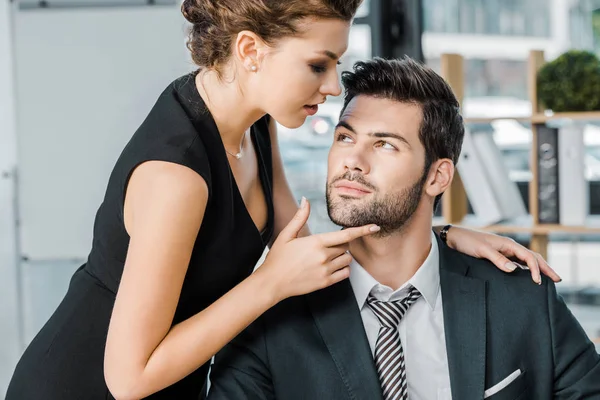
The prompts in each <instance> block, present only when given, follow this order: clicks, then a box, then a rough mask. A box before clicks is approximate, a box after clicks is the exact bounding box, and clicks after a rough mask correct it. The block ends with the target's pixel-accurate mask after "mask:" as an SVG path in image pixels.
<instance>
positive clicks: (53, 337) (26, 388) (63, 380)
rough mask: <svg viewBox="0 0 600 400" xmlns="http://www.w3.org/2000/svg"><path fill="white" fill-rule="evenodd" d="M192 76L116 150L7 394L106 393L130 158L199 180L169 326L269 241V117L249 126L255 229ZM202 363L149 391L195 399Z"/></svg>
mask: <svg viewBox="0 0 600 400" xmlns="http://www.w3.org/2000/svg"><path fill="white" fill-rule="evenodd" d="M194 77H195V74H189V75H186V76H183V77H181V78H179V79H178V80H176V81H174V82H173V83H172V84H171V85H170V86H169V87H168V88H167V89H166V90H165V91H164V92H163V93H162V94H161V96H160V97H159V99H158V101H157V103H156V104H155V106H154V107H153V109H152V111H151V112H150V114H149V115H148V117H147V118H146V120H145V121H144V122H143V123H142V125H141V126H140V128H139V129H138V130H137V132H136V133H135V134H134V136H133V137H132V138H131V140H130V142H129V143H128V144H127V146H126V147H125V149H124V150H123V152H122V154H121V156H120V157H119V159H118V161H117V163H116V165H115V167H114V170H113V171H112V174H111V176H110V180H109V183H108V187H107V190H106V195H105V198H104V201H103V202H102V205H101V206H100V208H99V209H98V212H97V215H96V219H95V223H94V238H93V243H92V249H91V252H90V254H89V257H88V260H87V262H86V264H84V265H83V266H82V267H81V268H79V269H78V270H77V271H76V272H75V274H74V275H73V277H72V279H71V282H70V285H69V289H68V292H67V294H66V296H65V298H64V299H63V301H62V302H61V303H60V305H59V307H58V308H57V310H56V311H55V313H54V314H53V315H52V317H51V318H50V320H49V321H48V322H47V323H46V325H45V326H44V327H43V328H42V330H41V331H40V332H39V333H38V335H37V336H36V337H35V339H33V341H32V342H31V344H30V345H29V347H28V348H27V350H26V351H25V353H24V354H23V356H22V358H21V360H20V361H19V363H18V365H17V367H16V370H15V372H14V375H13V377H12V381H11V383H10V385H9V388H8V393H7V400H34V399H35V400H88V399H89V400H93V399H103V400H104V399H112V398H113V397H112V396H111V395H110V393H109V391H108V389H107V386H106V383H105V381H104V372H103V359H104V348H105V343H106V336H107V331H108V325H109V320H110V316H111V311H112V308H113V305H114V301H115V294H116V293H117V288H118V286H119V281H120V278H121V275H122V273H123V267H124V262H125V257H126V253H127V247H128V244H129V236H128V235H127V232H126V231H125V226H124V223H123V202H124V193H125V188H126V185H127V182H128V178H129V176H130V174H131V172H132V171H133V169H134V168H135V167H136V166H138V165H139V164H141V163H143V162H145V161H149V160H162V161H169V162H173V163H177V164H181V165H184V166H186V167H188V168H191V169H192V170H194V171H196V172H197V173H198V174H200V175H201V176H202V177H203V178H204V180H205V181H206V183H207V186H208V191H209V198H208V204H207V208H206V211H205V214H204V220H203V222H202V226H201V228H200V231H199V233H198V237H197V239H196V242H195V245H194V249H193V252H192V257H191V260H190V264H189V268H188V271H187V274H186V276H185V280H184V283H183V288H182V291H181V297H180V299H179V303H178V305H177V309H176V312H175V318H174V320H173V325H175V324H177V323H179V322H181V321H183V320H185V319H187V318H189V317H191V316H193V315H194V314H196V313H198V312H200V311H202V310H203V309H204V308H206V307H207V306H209V305H210V304H211V303H213V302H214V301H215V300H217V299H218V298H219V297H221V296H222V295H224V294H225V293H226V292H227V291H229V290H230V289H231V288H233V287H234V286H235V285H236V284H238V283H239V282H241V281H242V280H243V279H244V278H246V277H247V276H248V275H250V274H251V272H252V270H253V267H254V266H255V264H256V262H257V261H258V260H259V259H260V256H261V255H262V253H263V251H264V249H265V246H266V244H267V243H268V242H269V241H270V240H271V237H272V235H273V203H272V200H273V195H272V163H271V143H270V138H269V132H268V118H269V117H268V116H266V117H264V118H262V119H261V120H259V121H257V122H256V123H255V124H254V125H253V126H252V129H251V137H252V140H253V143H254V146H255V149H256V153H257V158H258V167H259V171H260V179H261V183H262V187H263V190H264V193H265V199H266V201H267V206H268V222H267V227H266V228H265V229H264V231H263V232H259V231H258V229H257V228H256V225H255V224H254V222H253V221H252V218H251V216H250V214H249V213H248V211H247V209H246V207H245V205H244V201H243V199H242V196H241V194H240V192H239V190H238V187H237V185H236V182H235V179H234V176H233V174H232V172H231V169H230V167H229V162H228V159H227V154H226V152H225V148H224V146H223V143H222V141H221V136H220V135H219V132H218V130H217V127H216V125H215V122H214V120H213V119H212V116H211V115H210V113H209V112H208V110H207V109H206V107H205V105H204V103H203V101H202V98H201V97H200V95H199V93H198V91H197V89H196V85H195V82H194ZM232 112H235V110H232ZM223 318H227V316H226V315H224V316H223ZM208 367H209V365H208V364H205V365H203V366H202V367H201V368H199V369H198V370H196V371H195V372H193V373H192V374H191V375H189V376H187V377H186V378H184V379H183V380H181V381H180V382H178V383H176V384H174V385H173V386H170V387H168V388H166V389H164V390H162V391H161V392H159V393H156V394H154V395H152V396H150V397H149V398H150V399H177V400H186V399H194V400H196V399H198V398H201V397H202V396H201V391H202V390H203V386H204V385H205V381H206V376H207V371H208Z"/></svg>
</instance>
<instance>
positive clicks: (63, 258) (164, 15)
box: [0, 0, 600, 395]
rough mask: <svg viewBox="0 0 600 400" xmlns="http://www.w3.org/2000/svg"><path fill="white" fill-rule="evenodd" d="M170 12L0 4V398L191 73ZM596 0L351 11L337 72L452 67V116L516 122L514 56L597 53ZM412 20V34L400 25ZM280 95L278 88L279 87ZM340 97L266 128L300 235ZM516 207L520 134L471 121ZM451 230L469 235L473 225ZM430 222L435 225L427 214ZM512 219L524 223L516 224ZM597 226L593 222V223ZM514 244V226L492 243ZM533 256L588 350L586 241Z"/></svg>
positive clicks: (599, 128) (521, 113) (525, 176)
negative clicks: (457, 74) (154, 120)
mask: <svg viewBox="0 0 600 400" xmlns="http://www.w3.org/2000/svg"><path fill="white" fill-rule="evenodd" d="M178 3H179V2H178V1H177V0H44V1H39V0H13V1H4V2H1V3H0V395H3V394H4V392H5V390H6V386H7V384H8V380H9V378H10V376H11V374H12V371H13V369H14V366H15V363H16V361H17V360H18V357H19V356H20V354H21V352H22V351H23V349H24V347H25V346H26V345H27V344H28V343H29V341H30V340H31V339H32V338H33V336H34V335H35V334H36V332H37V331H38V330H39V329H40V328H41V326H42V325H43V324H44V323H45V321H46V319H47V318H48V317H49V315H50V314H51V313H52V312H53V310H54V309H55V307H56V306H57V304H58V303H59V301H60V300H61V298H62V296H63V295H64V293H65V291H66V288H67V285H68V282H69V279H70V276H71V274H72V273H73V271H74V270H75V269H76V268H77V267H79V266H80V265H81V264H82V263H84V262H85V259H86V257H87V253H88V251H89V249H90V245H91V235H92V224H93V218H94V215H95V212H96V209H97V207H98V206H99V204H100V202H101V199H102V196H103V194H104V190H105V185H106V182H107V180H108V176H109V174H110V171H111V168H112V166H113V163H114V162H115V160H116V158H117V157H118V155H119V153H120V151H121V149H122V148H123V146H124V145H125V143H126V142H127V141H128V139H129V138H130V137H131V135H132V134H133V132H134V131H135V129H136V128H137V126H138V125H139V124H140V123H141V122H142V120H143V119H144V117H145V116H146V115H147V113H148V111H149V110H150V108H151V107H152V105H153V104H154V102H155V101H156V99H157V97H158V95H159V94H160V92H161V91H162V90H163V89H164V88H165V87H166V86H167V85H168V84H169V83H170V82H171V81H172V80H173V79H175V78H176V77H178V76H180V75H183V74H185V73H186V72H188V71H191V70H193V69H194V68H195V67H194V65H193V64H192V63H191V61H190V59H189V56H188V53H187V50H186V48H185V37H186V28H187V26H186V23H185V21H184V19H183V17H182V16H181V14H180V11H179V4H178ZM599 9H600V0H518V1H517V0H422V1H417V0H405V1H398V0H370V1H369V0H365V3H364V4H363V6H362V8H361V9H360V11H359V13H358V15H357V19H356V21H355V25H354V27H353V29H352V36H351V39H350V47H349V49H348V52H347V54H346V55H345V56H344V57H343V64H342V66H341V70H344V69H350V68H351V66H352V64H353V63H354V62H355V61H356V60H359V59H365V58H369V57H371V56H374V55H381V56H386V57H394V56H396V57H397V56H401V55H402V54H410V55H411V56H413V57H416V58H421V59H422V60H423V61H425V62H426V63H428V64H429V65H431V66H432V67H433V68H435V69H436V70H438V71H441V70H442V61H441V60H442V58H443V54H447V53H454V54H459V55H461V56H462V57H463V58H464V72H465V73H464V99H463V111H464V115H465V117H466V118H483V119H485V118H493V117H501V116H515V117H523V118H524V119H526V118H528V117H530V116H531V110H532V107H531V99H530V97H529V93H528V84H529V83H528V81H527V68H528V66H527V60H528V57H529V52H530V51H531V50H542V51H544V56H545V58H546V60H552V59H554V58H555V57H557V56H558V55H560V54H561V53H563V52H565V51H567V50H569V49H573V48H576V49H586V50H590V51H598V50H600V18H598V12H597V10H599ZM419 20H420V21H422V23H416V22H415V21H419ZM282 84H285V83H282ZM340 102H341V98H337V99H330V100H329V101H328V103H327V104H325V105H323V106H322V107H321V108H320V111H319V113H318V114H317V115H316V116H314V117H312V118H309V119H308V120H307V122H306V123H305V125H304V126H303V127H301V128H300V129H297V130H293V131H290V130H288V129H285V128H283V127H281V129H280V142H281V148H282V154H283V157H284V162H285V168H286V172H287V173H288V179H289V181H290V184H291V185H292V188H293V190H294V193H295V194H296V196H297V197H298V198H300V197H301V196H306V197H307V198H308V199H309V200H311V202H312V205H313V213H312V215H311V219H310V226H311V228H312V230H313V231H317V232H320V231H325V230H329V229H333V228H334V227H333V226H332V225H331V223H330V222H329V220H328V217H327V212H326V210H325V204H324V182H325V173H326V154H327V150H328V146H329V144H330V142H331V133H332V128H333V126H334V125H335V123H336V120H337V118H338V115H339V110H340V107H341V103H340ZM599 122H600V119H598V120H597V121H596V120H594V119H593V118H591V119H590V121H584V122H583V124H584V129H585V131H584V144H585V160H584V170H585V173H584V174H583V176H582V178H581V179H584V180H585V184H586V187H587V189H588V192H587V193H588V197H589V198H588V199H587V200H588V204H589V209H588V210H586V213H587V214H588V216H589V217H588V218H587V220H588V221H589V223H590V224H591V225H592V226H593V225H594V223H595V222H594V221H595V218H596V216H599V215H600V124H599ZM477 129H479V130H483V131H486V132H487V133H488V135H491V137H493V139H494V142H495V144H496V146H497V149H498V151H499V152H500V154H501V155H502V162H503V165H504V171H505V173H506V176H507V177H508V179H509V180H510V182H511V185H514V187H515V188H517V189H518V193H519V196H520V198H519V201H521V202H522V204H523V205H525V207H526V208H527V210H529V199H528V196H529V191H528V185H529V182H530V181H531V179H532V170H531V148H532V131H531V124H529V123H527V122H523V120H521V119H518V118H515V119H501V120H494V121H492V120H489V121H488V122H485V123H480V124H479V125H478V127H477ZM472 208H473V207H469V210H470V214H469V216H468V217H467V218H466V219H465V220H464V221H465V223H470V224H472V226H474V227H485V226H484V225H481V223H480V225H478V222H477V221H478V218H477V215H474V214H473V210H472ZM437 214H438V215H437V216H436V223H439V224H441V223H443V213H442V210H439V212H438V213H437ZM525 223H527V222H525ZM598 226H600V224H598ZM507 234H509V235H510V236H511V237H513V238H514V239H516V240H518V241H519V242H521V243H524V244H526V245H528V244H529V242H530V239H531V234H530V233H527V230H526V229H525V230H523V231H517V232H514V233H511V232H509V233H507ZM548 235H549V236H548V237H549V244H548V246H547V254H546V257H547V260H548V261H549V263H550V265H551V266H552V267H553V268H554V269H555V270H557V272H558V273H559V274H560V275H561V276H562V277H563V279H564V281H563V282H562V283H560V284H559V285H558V287H559V289H560V290H561V292H562V293H563V295H564V297H565V298H566V299H567V300H568V303H569V306H570V308H571V309H572V310H573V312H574V313H575V315H576V316H577V318H578V319H579V320H580V322H581V323H582V325H583V326H584V328H585V329H586V331H587V332H588V334H589V336H590V337H591V338H592V340H595V341H596V343H598V340H599V339H598V338H600V234H598V233H595V231H594V230H593V229H590V230H589V231H588V230H572V231H571V232H569V230H566V231H562V230H556V231H551V232H549V233H548Z"/></svg>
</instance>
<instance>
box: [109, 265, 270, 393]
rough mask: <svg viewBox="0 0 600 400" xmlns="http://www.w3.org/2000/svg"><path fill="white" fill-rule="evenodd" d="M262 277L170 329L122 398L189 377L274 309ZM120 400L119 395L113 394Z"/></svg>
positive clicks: (248, 281)
mask: <svg viewBox="0 0 600 400" xmlns="http://www.w3.org/2000/svg"><path fill="white" fill-rule="evenodd" d="M273 292H274V291H271V290H269V289H268V282H265V280H264V278H263V277H262V274H252V275H251V276H250V277H248V278H247V279H245V280H244V281H243V282H241V283H240V284H239V285H237V286H236V287H234V288H233V289H232V290H231V291H229V292H228V293H227V294H225V295H224V296H223V297H221V298H220V299H219V300H217V301H216V302H214V303H213V304H212V305H210V306H209V307H208V308H206V309H205V310H203V311H202V312H200V313H198V314H196V315H194V316H193V317H191V318H189V319H187V320H185V321H183V322H181V323H179V324H177V325H175V326H173V327H172V328H171V330H170V331H169V333H168V334H167V335H166V336H165V338H164V339H163V340H162V341H161V343H160V344H159V345H158V347H157V348H156V349H155V350H154V352H153V353H152V355H151V356H150V358H149V359H148V361H147V363H146V365H145V366H143V368H141V369H140V373H139V376H138V377H137V379H135V382H132V385H130V389H129V390H127V393H123V394H122V396H121V397H122V398H127V399H129V398H131V399H139V398H142V397H146V396H148V395H150V394H152V393H155V392H157V391H159V390H161V389H163V388H165V387H167V386H170V385H172V384H174V383H176V382H177V381H179V380H181V379H182V378H184V377H185V376H187V375H189V374H190V373H192V372H193V371H195V370H196V369H197V368H199V367H200V366H202V365H203V364H204V363H206V362H207V361H209V360H210V359H211V358H212V356H213V355H214V354H216V353H217V352H218V351H219V350H220V349H221V348H223V347H224V346H225V345H226V344H227V343H228V342H229V341H230V340H232V339H233V338H234V337H235V336H237V334H239V333H240V332H241V331H242V330H244V329H245V328H246V327H247V326H248V325H249V324H250V323H252V322H253V321H254V320H255V319H257V318H258V317H259V316H260V315H261V314H263V313H264V312H265V311H266V310H268V309H269V308H271V307H272V306H273V305H275V303H276V301H277V300H275V299H276V298H275V296H274V295H273ZM113 395H116V396H115V397H116V398H117V399H120V398H119V397H117V396H119V393H114V394H113Z"/></svg>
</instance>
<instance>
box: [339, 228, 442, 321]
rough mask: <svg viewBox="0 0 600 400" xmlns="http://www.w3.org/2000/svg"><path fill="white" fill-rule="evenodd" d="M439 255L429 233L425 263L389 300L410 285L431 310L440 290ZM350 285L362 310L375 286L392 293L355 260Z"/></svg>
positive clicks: (433, 239)
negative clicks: (428, 246) (429, 240)
mask: <svg viewBox="0 0 600 400" xmlns="http://www.w3.org/2000/svg"><path fill="white" fill-rule="evenodd" d="M439 264H440V254H439V249H438V244H437V239H436V237H435V234H434V233H433V231H432V232H431V249H430V250H429V254H428V255H427V258H426V259H425V262H423V264H422V265H421V266H420V267H419V269H417V272H415V274H414V275H413V276H412V277H411V278H410V279H409V280H408V282H406V283H405V284H404V285H402V287H400V288H398V290H396V291H394V292H393V293H392V295H391V296H390V298H394V297H395V296H396V295H397V294H398V293H399V292H402V291H403V290H404V291H405V290H406V288H407V286H408V285H412V286H414V287H415V288H417V290H418V291H419V292H421V295H422V296H423V298H424V299H425V301H426V302H427V304H428V305H429V307H430V308H431V309H432V310H433V309H434V308H435V304H436V301H437V298H438V293H439V291H440V290H439V289H440V272H439ZM350 285H351V286H352V290H353V291H354V296H355V297H356V302H357V303H358V307H359V308H360V309H362V307H363V306H364V305H365V302H366V301H367V297H368V296H369V293H371V291H372V290H373V288H375V287H376V286H381V287H383V288H387V289H388V290H389V291H390V292H392V290H391V288H389V287H387V286H385V285H381V284H380V283H379V282H377V280H375V278H373V277H372V276H371V274H369V273H368V272H367V270H365V269H364V268H363V267H362V265H360V264H359V263H358V262H357V261H356V260H355V259H352V262H351V263H350Z"/></svg>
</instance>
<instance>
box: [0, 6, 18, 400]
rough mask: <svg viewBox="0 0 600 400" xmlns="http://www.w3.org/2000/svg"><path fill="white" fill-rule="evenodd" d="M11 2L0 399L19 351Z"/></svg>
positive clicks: (3, 127) (2, 194)
mask: <svg viewBox="0 0 600 400" xmlns="http://www.w3.org/2000/svg"><path fill="white" fill-rule="evenodd" d="M11 16H12V4H11V2H9V1H2V2H0V398H4V394H5V392H6V388H7V386H8V380H9V378H10V376H11V374H12V371H13V368H14V364H15V363H16V361H17V359H18V357H19V354H20V353H21V346H20V344H21V342H20V328H21V323H20V319H19V307H18V305H19V301H18V300H19V290H18V282H19V280H18V276H17V272H18V271H17V247H16V241H15V239H16V232H15V221H16V218H15V201H14V200H15V199H14V196H15V185H14V182H15V181H14V171H15V166H16V161H17V160H16V143H15V138H16V131H15V109H14V99H15V97H14V90H13V89H14V86H13V57H12V51H13V49H12V21H11Z"/></svg>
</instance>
